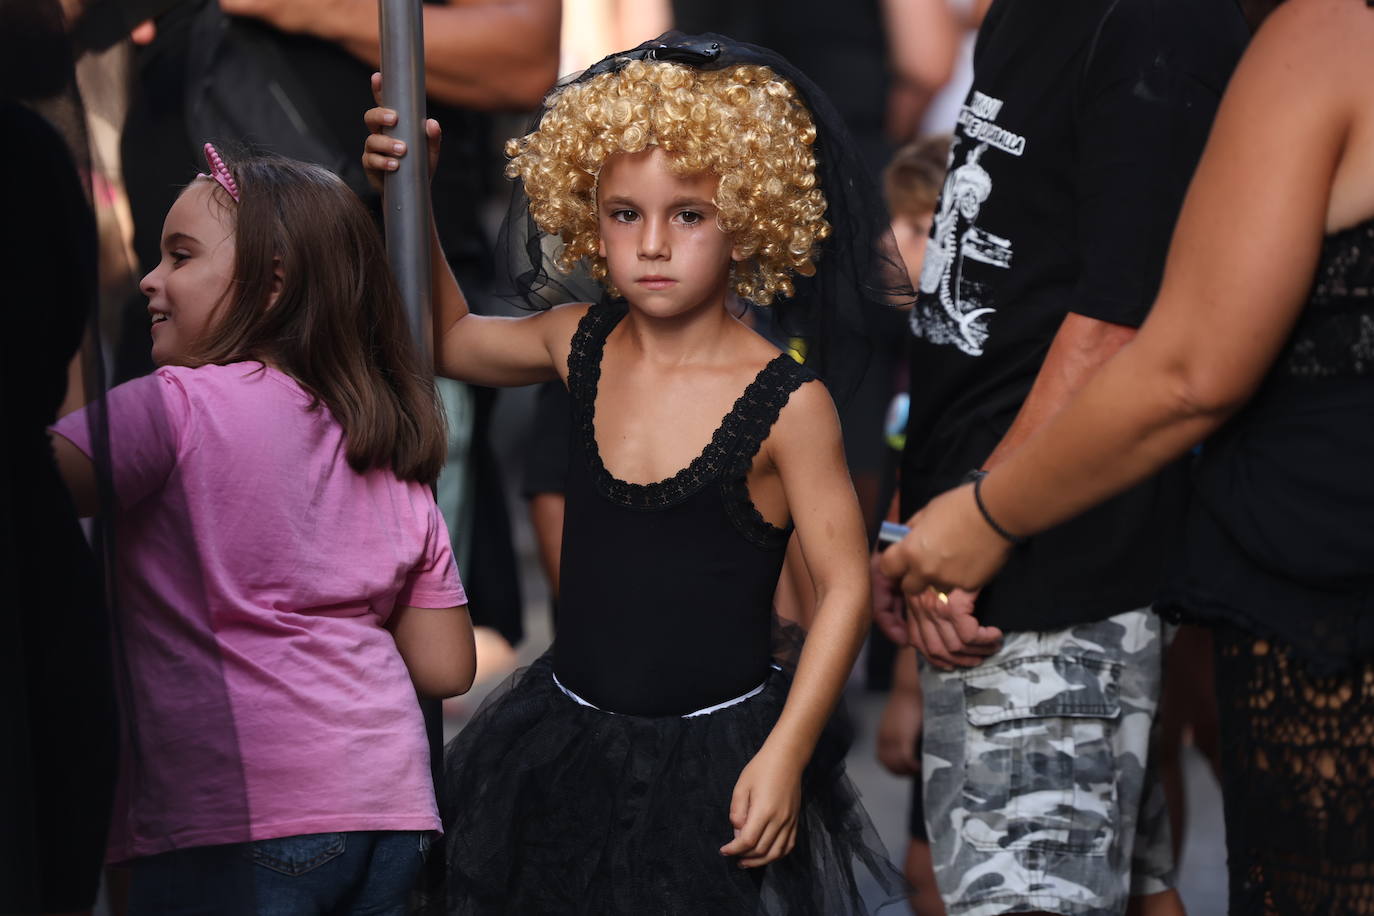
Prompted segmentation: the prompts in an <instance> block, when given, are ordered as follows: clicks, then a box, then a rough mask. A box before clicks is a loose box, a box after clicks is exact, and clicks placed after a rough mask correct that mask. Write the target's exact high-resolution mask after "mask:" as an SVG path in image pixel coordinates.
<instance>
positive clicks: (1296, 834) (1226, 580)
mask: <svg viewBox="0 0 1374 916" xmlns="http://www.w3.org/2000/svg"><path fill="white" fill-rule="evenodd" d="M1195 497H1196V498H1195V499H1194V505H1193V508H1192V511H1191V513H1190V516H1189V519H1188V525H1187V527H1186V529H1185V535H1184V539H1183V545H1182V546H1183V551H1182V554H1183V557H1184V559H1183V565H1184V568H1183V569H1182V571H1181V575H1180V576H1179V577H1178V578H1177V584H1176V585H1175V586H1174V587H1173V589H1172V591H1171V593H1170V594H1169V595H1167V596H1166V598H1165V600H1164V602H1163V607H1164V608H1165V609H1174V610H1178V611H1181V612H1183V613H1184V614H1185V615H1186V616H1190V617H1193V618H1200V619H1203V620H1206V621H1210V622H1212V623H1215V624H1216V625H1217V630H1216V647H1217V648H1216V651H1217V671H1216V676H1217V691H1218V703H1219V706H1220V711H1221V725H1222V744H1223V748H1222V753H1223V780H1224V783H1225V784H1224V786H1223V793H1224V796H1225V809H1226V833H1227V847H1228V852H1229V859H1230V863H1229V864H1230V875H1231V881H1230V891H1231V912H1232V913H1237V914H1241V913H1243V914H1283V916H1288V914H1328V913H1374V220H1370V221H1367V222H1365V223H1363V224H1361V225H1358V226H1355V227H1353V228H1351V229H1348V230H1345V231H1343V232H1339V233H1336V234H1333V235H1331V236H1329V237H1327V239H1326V241H1325V243H1324V245H1323V248H1322V253H1321V258H1320V261H1319V264H1318V273H1317V279H1316V282H1315V283H1314V285H1313V288H1312V292H1311V294H1310V296H1309V299H1308V303H1307V307H1306V309H1305V311H1304V312H1303V315H1302V317H1301V318H1300V320H1299V321H1298V324H1297V326H1296V328H1295V329H1294V331H1293V334H1292V336H1291V338H1290V339H1289V342H1288V345H1287V346H1286V348H1285V350H1284V352H1283V353H1282V355H1281V356H1280V357H1279V359H1278V361H1277V362H1276V363H1275V365H1274V368H1273V369H1272V370H1271V371H1270V374H1269V376H1268V378H1267V379H1266V380H1265V383H1264V385H1263V386H1262V388H1261V390H1260V391H1259V393H1258V394H1257V395H1256V397H1255V398H1254V399H1253V401H1252V402H1251V403H1250V404H1249V405H1248V406H1247V407H1246V409H1245V410H1244V412H1243V413H1241V414H1240V415H1238V416H1237V417H1236V418H1235V419H1234V420H1232V421H1231V422H1230V423H1229V424H1227V426H1226V427H1225V428H1224V429H1223V430H1222V431H1221V432H1220V433H1219V434H1218V435H1217V436H1215V437H1214V438H1213V439H1212V440H1211V441H1209V442H1208V443H1207V444H1206V445H1205V447H1204V449H1203V452H1202V456H1201V458H1200V459H1199V461H1198V464H1197V471H1196V480H1195Z"/></svg>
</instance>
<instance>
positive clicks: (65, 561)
mask: <svg viewBox="0 0 1374 916" xmlns="http://www.w3.org/2000/svg"><path fill="white" fill-rule="evenodd" d="M0 72H3V76H4V78H3V80H0V83H2V84H3V88H2V89H0V96H3V97H0V121H3V123H4V125H5V140H4V143H3V144H0V182H2V183H3V185H4V188H3V191H0V200H3V201H4V202H5V208H6V214H7V216H8V218H7V219H6V220H5V221H4V228H3V229H0V256H2V257H3V258H4V277H5V283H6V289H7V295H8V296H9V302H10V303H11V306H12V308H11V315H10V326H9V328H8V329H7V333H6V334H5V335H4V342H3V356H0V427H3V429H4V430H5V440H6V445H5V448H4V450H3V456H4V457H3V460H0V472H2V473H0V564H3V566H0V570H3V574H4V578H5V583H6V598H7V600H6V604H5V609H6V613H5V616H4V623H3V628H4V631H3V634H0V913H76V912H86V911H89V910H90V909H91V907H92V906H93V904H94V903H95V897H96V890H97V886H98V884H99V878H100V866H101V863H102V862H103V861H104V857H105V834H106V831H107V829H108V827H109V820H110V804H111V800H112V795H113V790H114V778H115V768H116V749H117V732H116V725H115V698H114V697H115V694H114V682H113V673H112V670H111V651H110V639H111V633H110V627H109V618H108V616H107V613H106V601H105V596H104V594H103V591H104V590H103V584H102V579H101V570H100V568H99V566H98V565H97V563H96V558H95V555H94V554H93V553H92V550H91V548H90V547H89V546H88V544H87V541H86V538H85V536H84V534H83V532H82V530H81V527H80V526H79V524H78V522H77V516H76V511H75V508H74V506H73V504H72V500H71V497H70V496H69V495H68V493H67V490H66V488H65V487H64V486H63V484H62V480H61V478H60V477H59V475H58V471H57V466H56V464H55V462H54V458H53V452H52V447H51V445H50V443H49V441H48V437H47V434H46V432H45V428H46V427H47V425H48V424H50V423H52V422H53V421H54V420H55V419H56V418H57V416H58V412H59V405H61V404H62V403H63V399H64V395H66V394H67V392H68V365H69V364H70V363H71V362H72V360H73V357H74V355H75V354H76V353H77V351H78V348H79V347H81V345H82V339H83V334H85V333H86V332H87V331H88V329H89V328H90V327H91V325H90V319H91V317H92V316H93V315H94V314H95V305H96V287H97V279H96V262H97V249H96V233H95V220H94V217H93V215H92V212H91V207H90V202H89V200H88V198H87V193H88V188H87V187H83V176H82V174H81V173H80V172H78V167H77V162H78V161H79V162H81V163H82V164H83V165H84V164H85V159H86V150H85V140H86V138H85V135H84V134H83V133H82V132H81V131H80V128H79V126H78V127H75V128H74V129H73V125H72V124H71V123H70V121H71V120H75V121H77V122H78V123H79V121H80V105H79V100H75V87H74V83H73V78H74V72H73V67H72V49H71V45H70V43H69V42H68V40H67V35H66V23H65V20H64V16H63V11H62V9H61V7H59V5H58V4H57V2H55V0H0ZM73 101H76V102H77V103H76V104H75V105H74V106H73V105H71V103H72V102H73ZM54 105H55V106H57V107H59V108H66V113H67V114H69V115H75V118H74V119H73V118H64V119H62V123H61V126H62V128H63V132H68V131H69V132H70V133H69V135H68V137H65V138H64V135H63V132H59V130H58V129H57V127H55V126H54V124H53V123H52V122H50V121H49V120H47V119H46V118H45V117H44V116H43V115H41V114H40V113H39V110H40V109H42V110H49V111H50V110H51V107H52V106H54ZM74 154H75V155H74ZM92 369H93V371H91V372H89V373H88V378H89V379H90V381H91V382H92V383H93V384H94V385H95V386H96V387H95V390H96V391H99V382H100V371H99V364H98V361H97V362H95V363H94V364H93V366H92ZM76 387H77V388H78V389H79V388H80V382H79V380H78V382H77V385H76ZM73 400H76V401H80V400H84V392H80V393H78V394H77V395H76V396H74V398H73ZM99 413H100V411H99V409H97V410H95V411H93V413H92V415H93V416H94V415H96V414H99ZM93 427H94V428H93V429H92V430H91V438H92V441H94V442H100V441H103V430H102V429H101V428H100V424H99V423H93Z"/></svg>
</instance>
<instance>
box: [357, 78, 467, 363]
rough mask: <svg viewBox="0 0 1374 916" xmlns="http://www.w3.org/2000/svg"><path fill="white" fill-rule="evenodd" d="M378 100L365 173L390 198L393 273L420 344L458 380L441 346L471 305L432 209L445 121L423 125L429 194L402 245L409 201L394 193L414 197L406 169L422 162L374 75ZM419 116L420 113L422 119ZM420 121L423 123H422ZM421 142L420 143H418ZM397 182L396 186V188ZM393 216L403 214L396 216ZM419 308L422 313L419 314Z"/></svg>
mask: <svg viewBox="0 0 1374 916" xmlns="http://www.w3.org/2000/svg"><path fill="white" fill-rule="evenodd" d="M372 98H373V99H374V100H375V101H376V102H377V107H376V108H369V109H368V110H367V112H366V113H365V114H364V115H363V123H364V124H365V125H366V126H367V131H368V136H367V139H366V140H365V141H364V143H363V156H362V163H363V171H364V172H365V173H366V174H367V180H368V181H369V182H370V183H371V185H372V186H373V187H374V188H376V189H377V190H378V191H382V192H383V194H384V195H385V198H386V199H385V204H384V206H385V209H386V218H387V251H388V253H389V254H390V255H391V258H392V261H391V263H392V269H393V271H394V272H395V273H396V281H397V285H398V286H399V287H400V289H401V292H402V294H403V295H405V296H406V299H405V303H406V310H407V315H408V317H409V319H410V322H411V330H412V333H413V334H414V339H415V341H416V344H417V346H420V347H422V348H424V353H425V354H426V355H429V354H434V355H435V356H436V359H435V365H436V366H437V374H439V375H449V376H454V375H455V372H454V370H453V369H452V368H451V367H446V366H445V364H444V360H443V359H442V357H441V356H440V354H441V351H442V345H441V342H442V341H443V339H444V333H445V332H446V331H447V329H448V328H449V327H450V326H451V325H452V324H453V322H455V321H456V320H458V318H460V317H462V316H463V315H465V314H467V304H466V302H465V301H464V300H463V297H462V291H461V290H459V289H458V285H457V283H456V282H455V281H454V279H453V275H452V272H451V271H450V270H449V269H448V264H447V262H446V261H445V259H444V252H443V249H442V248H441V247H440V245H439V234H438V231H437V230H436V229H435V227H434V219H433V214H432V212H431V209H430V206H429V194H428V184H427V182H428V179H429V177H430V176H432V175H433V174H434V170H435V168H436V167H437V165H438V162H439V144H440V139H441V131H440V128H439V122H438V121H436V120H434V119H433V118H429V119H427V120H425V121H423V125H424V132H423V133H424V138H425V144H426V146H427V147H428V151H429V157H428V159H429V162H428V168H426V169H424V170H423V171H418V174H419V176H420V180H421V182H423V183H424V190H425V193H424V194H421V195H420V200H421V203H420V205H419V206H418V207H416V206H412V207H411V208H410V210H409V216H408V217H406V218H404V220H403V222H404V226H405V228H404V229H402V230H398V231H400V232H402V233H403V234H404V235H405V239H404V240H402V241H393V240H394V239H396V238H397V237H396V236H393V235H392V224H391V223H392V220H393V219H395V218H398V217H399V216H400V215H401V214H400V212H399V211H401V210H402V209H403V208H404V207H405V201H404V200H398V199H397V198H396V197H395V196H394V194H393V187H394V188H395V189H396V191H395V193H400V189H403V188H409V189H410V192H411V193H413V191H414V189H413V188H410V186H409V185H406V184H405V183H404V180H403V179H402V178H401V177H400V176H403V175H404V174H405V171H406V169H408V168H411V167H412V166H413V165H415V164H416V163H419V162H420V160H419V159H418V158H414V157H408V156H406V152H407V150H409V149H410V147H411V143H409V142H407V141H406V140H404V139H402V138H401V134H402V131H401V128H400V125H401V124H403V123H404V120H405V119H404V117H403V116H402V114H401V113H400V112H398V111H396V109H394V108H389V107H384V106H383V103H382V75H381V74H380V73H374V74H372ZM416 117H417V118H418V115H417V116H416ZM416 123H417V124H418V123H421V122H419V121H418V120H417V121H416ZM416 142H418V141H416ZM393 180H395V181H396V184H395V185H393ZM393 212H396V213H397V216H393ZM417 213H421V214H422V215H423V218H424V231H423V232H421V233H420V234H419V235H418V236H415V235H414V232H415V227H414V223H415V218H416V214H417ZM421 249H423V251H424V253H425V257H424V258H423V260H421V259H420V258H419V256H418V255H417V254H416V251H418V250H421ZM398 260H400V261H405V260H411V261H413V262H414V264H415V265H416V266H414V267H407V266H406V265H405V263H401V264H399V265H398ZM402 271H409V273H408V274H407V276H410V277H412V278H414V279H418V278H421V277H423V278H424V280H425V282H426V283H427V284H428V285H426V286H425V287H424V294H423V295H420V294H418V293H416V292H414V291H413V284H412V291H409V292H408V291H407V286H406V285H404V284H402V280H401V277H402ZM417 310H418V311H417Z"/></svg>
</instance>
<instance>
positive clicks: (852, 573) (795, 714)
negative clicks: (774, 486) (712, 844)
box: [721, 383, 870, 867]
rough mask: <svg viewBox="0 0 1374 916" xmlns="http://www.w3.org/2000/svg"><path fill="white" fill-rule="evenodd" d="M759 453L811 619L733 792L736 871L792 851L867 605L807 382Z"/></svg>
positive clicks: (850, 514) (832, 435)
mask: <svg viewBox="0 0 1374 916" xmlns="http://www.w3.org/2000/svg"><path fill="white" fill-rule="evenodd" d="M766 447H767V449H768V457H769V458H770V459H771V460H772V461H773V463H774V464H775V465H776V466H777V468H778V472H779V475H780V477H781V479H782V484H783V491H784V493H785V494H786V497H787V505H788V507H789V509H790V511H791V514H792V519H793V522H794V523H795V524H796V528H797V536H798V538H799V540H800V543H801V548H802V554H803V556H804V557H805V559H806V563H807V566H808V567H809V568H810V570H811V577H812V580H813V582H814V583H815V587H816V614H815V617H814V622H813V623H812V625H811V630H810V632H809V633H808V634H807V638H806V646H805V648H804V649H803V650H802V657H801V662H800V664H799V666H798V668H797V675H796V678H795V679H794V681H793V683H792V689H791V692H790V694H789V695H788V698H787V703H786V705H785V706H784V707H783V711H782V715H781V716H780V717H779V718H778V722H777V724H776V725H775V726H774V727H773V730H772V732H771V733H770V734H769V735H768V739H767V740H766V741H765V742H764V745H763V747H762V748H761V749H760V750H759V752H758V754H756V755H755V756H754V759H753V760H751V761H750V762H749V765H748V766H746V767H745V769H744V772H743V773H741V774H740V778H739V781H738V783H737V784H736V786H735V792H734V796H733V798H732V801H731V806H730V819H731V822H732V823H733V824H734V826H735V829H736V836H735V839H734V840H733V841H732V842H730V843H728V844H726V845H725V846H724V847H723V848H722V849H721V852H722V853H724V854H725V855H737V856H739V857H740V864H741V865H742V866H745V867H753V866H758V865H765V864H767V863H768V862H771V861H774V860H775V859H778V858H780V857H782V856H784V855H786V854H787V853H788V852H790V851H791V849H792V846H793V844H794V842H795V839H796V819H797V813H798V811H799V809H800V799H801V790H800V785H801V773H802V770H803V769H805V767H806V764H807V761H809V760H810V758H811V752H812V751H813V750H814V749H815V746H816V741H817V739H818V738H819V737H820V733H821V729H822V727H823V726H824V725H825V721H826V719H827V718H828V717H829V716H830V713H831V711H832V710H833V709H834V707H835V702H836V700H837V699H838V698H839V695H840V690H841V689H842V688H843V686H844V682H845V680H846V678H848V676H849V671H850V669H851V668H852V667H853V665H854V657H855V655H857V654H858V651H859V645H860V643H861V642H862V641H863V637H864V633H865V632H866V630H867V628H868V606H869V600H870V599H869V585H868V551H867V545H866V542H865V538H864V531H863V519H862V516H861V515H860V511H859V502H858V498H857V497H856V496H855V495H854V485H853V483H851V482H850V479H849V471H848V469H847V468H846V466H845V461H844V449H843V446H842V445H841V442H840V424H839V419H838V418H837V417H836V415H835V406H834V404H833V403H832V402H831V400H830V395H829V394H828V393H827V392H826V390H825V388H824V387H823V386H821V385H820V384H819V383H808V384H806V385H803V386H802V387H801V388H799V389H798V390H797V391H796V392H794V393H793V394H792V397H791V399H790V400H789V401H788V404H787V406H786V407H785V408H783V412H782V414H781V416H780V417H779V419H778V422H777V423H776V424H775V425H774V427H773V431H772V434H771V435H770V436H769V439H768V444H767V446H766Z"/></svg>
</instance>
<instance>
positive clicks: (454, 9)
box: [220, 0, 562, 110]
mask: <svg viewBox="0 0 1374 916" xmlns="http://www.w3.org/2000/svg"><path fill="white" fill-rule="evenodd" d="M220 6H221V7H222V8H223V9H224V11H225V12H227V13H231V14H234V15H238V16H251V17H253V18H255V19H261V20H263V21H264V22H267V23H269V24H271V25H273V26H275V27H277V28H279V29H281V30H282V31H285V32H297V33H303V34H308V35H314V36H316V37H318V38H323V39H325V40H326V41H332V42H334V43H336V44H338V45H340V46H342V47H343V48H344V49H345V50H347V51H348V52H349V53H350V54H353V55H354V56H355V57H357V58H359V59H361V60H363V61H365V62H366V63H369V64H372V65H373V66H376V65H378V64H379V63H380V61H381V35H380V31H379V25H378V18H377V9H378V0H220ZM561 23H562V4H561V3H560V2H559V0H448V2H447V3H445V4H435V3H426V4H425V5H424V33H425V80H426V89H427V90H428V93H429V95H430V96H431V97H432V98H435V99H438V100H440V101H443V102H448V103H450V104H453V105H461V106H463V107H465V108H473V109H481V110H502V109H526V108H533V107H534V106H535V105H537V104H538V103H539V100H540V99H541V98H542V97H543V95H544V93H545V92H547V91H548V90H549V88H550V87H551V86H553V83H554V80H555V79H557V76H558V36H559V27H560V25H561Z"/></svg>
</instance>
